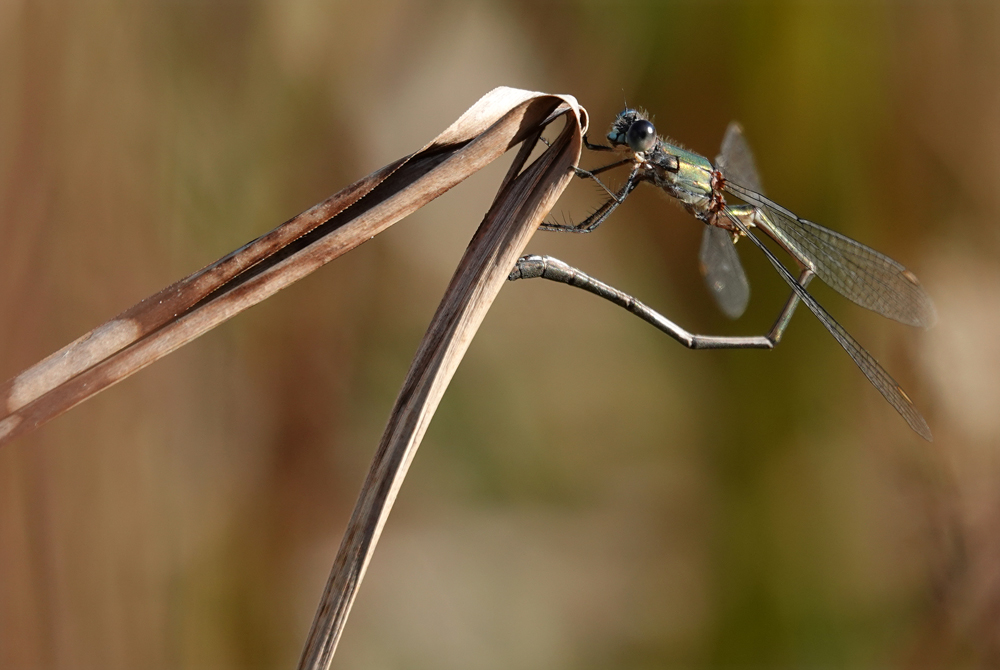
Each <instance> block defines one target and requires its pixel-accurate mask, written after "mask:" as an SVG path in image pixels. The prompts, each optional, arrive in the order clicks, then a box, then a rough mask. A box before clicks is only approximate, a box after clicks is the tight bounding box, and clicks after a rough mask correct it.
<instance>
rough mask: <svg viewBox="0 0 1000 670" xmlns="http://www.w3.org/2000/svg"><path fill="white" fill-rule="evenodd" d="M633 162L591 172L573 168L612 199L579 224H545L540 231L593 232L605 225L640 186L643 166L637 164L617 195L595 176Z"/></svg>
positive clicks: (623, 162)
mask: <svg viewBox="0 0 1000 670" xmlns="http://www.w3.org/2000/svg"><path fill="white" fill-rule="evenodd" d="M631 162H632V159H631V158H626V159H624V160H621V161H618V162H616V163H612V164H610V165H605V166H604V167H601V168H598V169H596V170H593V171H590V172H588V171H587V170H581V169H580V168H573V169H574V170H575V171H576V175H577V176H578V177H581V178H583V179H593V180H594V181H596V182H597V183H598V184H600V186H601V188H603V189H604V190H605V191H607V192H608V195H610V196H611V197H610V198H609V199H608V200H607V201H605V203H604V204H603V205H601V206H600V207H598V208H597V210H595V211H594V213H593V214H591V215H590V216H588V217H587V218H586V219H584V220H583V221H581V222H580V223H578V224H575V225H567V224H562V223H543V224H542V225H540V226H538V229H539V230H551V231H555V232H560V233H589V232H593V230H594V229H595V228H597V227H598V226H599V225H601V224H602V223H604V220H605V219H606V218H608V217H609V216H611V212H613V211H615V209H617V207H618V205H620V204H622V203H623V202H625V198H627V197H628V195H629V193H631V192H632V191H633V190H634V189H635V187H636V186H637V185H638V184H639V171H640V169H641V167H642V166H641V164H636V166H635V167H633V168H632V173H631V174H629V176H628V181H626V182H625V185H624V186H623V187H622V189H621V190H620V191H619V192H618V193H615V192H614V191H612V190H611V189H610V188H608V187H607V186H606V185H605V184H604V182H602V181H601V180H600V179H598V178H597V177H596V176H595V175H597V174H600V173H601V172H604V171H605V170H610V169H611V168H615V167H618V166H620V165H624V164H626V163H631Z"/></svg>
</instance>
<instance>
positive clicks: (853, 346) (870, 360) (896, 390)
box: [730, 216, 933, 442]
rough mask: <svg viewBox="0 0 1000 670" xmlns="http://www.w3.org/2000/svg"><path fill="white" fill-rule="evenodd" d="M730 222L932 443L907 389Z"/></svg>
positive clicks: (760, 244) (766, 251) (753, 239)
mask: <svg viewBox="0 0 1000 670" xmlns="http://www.w3.org/2000/svg"><path fill="white" fill-rule="evenodd" d="M730 219H731V220H732V221H733V223H735V224H736V226H737V228H739V230H740V231H741V232H742V233H744V234H745V235H746V236H747V237H749V238H750V241H751V242H753V243H754V244H755V245H756V246H757V247H758V248H760V250H761V251H763V252H764V255H765V256H767V260H769V261H771V265H773V266H774V269H775V270H777V271H778V274H780V275H781V278H782V279H784V280H785V282H786V283H787V284H788V285H789V286H791V287H792V290H793V291H795V293H796V294H797V295H798V296H799V298H800V299H801V300H802V302H804V303H805V304H806V307H808V308H809V309H810V311H812V313H813V314H815V315H816V318H817V319H819V321H820V323H822V324H823V325H824V326H825V327H826V329H827V330H828V331H830V334H831V335H833V337H834V338H835V339H836V340H837V342H839V343H840V346H842V347H843V348H844V350H845V351H847V353H848V355H849V356H850V357H851V358H852V359H854V362H855V363H856V364H857V366H858V367H859V368H861V372H863V373H864V375H865V377H867V378H868V381H870V382H871V383H872V386H874V387H875V388H876V389H878V392H879V393H881V394H882V397H884V398H885V399H886V400H887V401H888V402H889V404H890V405H892V406H893V408H894V409H895V410H896V411H897V412H899V414H900V416H902V417H903V419H905V420H906V423H907V424H909V426H910V428H912V429H913V430H914V431H915V432H916V433H917V434H918V435H920V437H922V438H924V439H925V440H927V441H928V442H929V441H931V440H932V439H933V438H932V436H931V429H930V427H929V426H928V425H927V422H926V421H925V420H924V417H923V416H921V414H920V412H919V411H917V408H916V407H914V406H913V402H911V401H910V398H909V397H908V396H907V395H906V393H905V392H904V391H903V389H902V388H900V386H899V384H897V383H896V380H895V379H893V378H892V376H891V375H890V374H889V373H888V372H886V371H885V368H883V367H882V366H881V365H879V363H878V361H876V360H875V357H874V356H872V355H871V354H870V353H868V352H867V351H865V349H864V347H862V346H861V345H860V344H858V342H857V340H855V339H854V338H853V337H851V335H850V334H849V333H848V332H847V331H846V330H844V327H843V326H841V325H840V324H839V323H837V321H836V320H835V319H834V318H833V317H832V316H830V314H829V312H827V311H826V310H825V309H823V307H822V305H820V304H819V303H818V302H816V299H815V298H813V297H812V296H811V295H810V294H809V292H808V291H806V290H805V289H804V288H802V286H801V285H800V284H799V283H798V282H797V281H795V278H794V277H792V275H791V273H789V272H788V270H786V269H785V266H784V265H782V264H781V262H780V261H778V259H777V258H775V256H774V254H773V253H771V250H770V249H768V248H767V247H766V246H764V243H763V242H761V241H760V240H758V239H757V238H756V237H754V236H753V235H752V234H751V233H750V231H749V230H747V228H746V227H745V226H744V225H743V224H742V223H741V222H740V220H739V219H737V218H736V217H733V216H731V217H730Z"/></svg>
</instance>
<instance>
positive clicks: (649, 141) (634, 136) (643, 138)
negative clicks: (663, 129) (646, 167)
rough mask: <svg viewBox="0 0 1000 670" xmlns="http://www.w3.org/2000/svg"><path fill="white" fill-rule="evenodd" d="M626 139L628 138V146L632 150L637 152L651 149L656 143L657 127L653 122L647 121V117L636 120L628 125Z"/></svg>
mask: <svg viewBox="0 0 1000 670" xmlns="http://www.w3.org/2000/svg"><path fill="white" fill-rule="evenodd" d="M626 139H627V140H628V146H629V148H630V149H631V150H632V151H635V152H636V153H638V152H641V151H649V150H650V149H652V148H653V145H654V144H655V143H656V128H654V127H653V124H652V123H650V122H649V121H646V120H645V119H642V120H641V121H636V122H635V123H633V124H632V125H631V126H629V127H628V133H627V134H626Z"/></svg>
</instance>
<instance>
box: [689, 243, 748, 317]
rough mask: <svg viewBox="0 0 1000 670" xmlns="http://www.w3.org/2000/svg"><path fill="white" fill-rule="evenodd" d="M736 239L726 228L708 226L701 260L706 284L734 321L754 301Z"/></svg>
mask: <svg viewBox="0 0 1000 670" xmlns="http://www.w3.org/2000/svg"><path fill="white" fill-rule="evenodd" d="M732 235H733V234H732V233H730V232H729V231H728V230H725V229H723V228H716V227H715V226H705V232H704V233H703V235H702V238H701V251H699V252H698V260H699V261H700V263H699V265H700V267H701V274H702V275H703V276H704V277H705V284H706V285H707V286H708V291H709V293H711V294H712V297H713V298H715V302H716V304H717V305H718V306H719V309H721V310H722V313H723V314H725V315H726V316H728V317H729V318H730V319H738V318H740V316H742V315H743V312H744V311H746V308H747V302H749V301H750V284H749V283H748V282H747V276H746V273H744V272H743V266H742V265H741V264H740V257H739V254H737V252H736V245H734V244H733V237H732Z"/></svg>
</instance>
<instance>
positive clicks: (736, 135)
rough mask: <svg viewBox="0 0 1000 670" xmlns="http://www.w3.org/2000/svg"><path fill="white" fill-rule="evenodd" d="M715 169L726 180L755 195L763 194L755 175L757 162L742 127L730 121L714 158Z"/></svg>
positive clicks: (758, 178) (758, 177)
mask: <svg viewBox="0 0 1000 670" xmlns="http://www.w3.org/2000/svg"><path fill="white" fill-rule="evenodd" d="M715 167H717V168H718V169H719V170H720V171H721V172H722V176H723V177H725V178H726V179H732V180H733V181H734V182H736V183H737V184H740V185H741V186H745V187H746V188H748V189H750V190H751V191H753V192H755V193H760V194H763V193H764V188H763V187H762V186H761V184H760V175H759V174H757V162H756V161H755V160H754V158H753V152H752V151H750V145H749V144H747V140H746V138H745V137H744V136H743V126H741V125H740V124H738V123H736V122H735V121H732V122H731V123H730V124H729V127H728V128H726V134H725V136H723V138H722V149H721V150H720V151H719V155H718V156H716V157H715Z"/></svg>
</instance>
